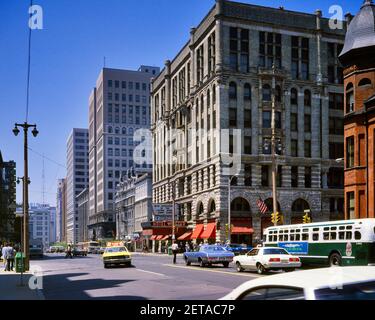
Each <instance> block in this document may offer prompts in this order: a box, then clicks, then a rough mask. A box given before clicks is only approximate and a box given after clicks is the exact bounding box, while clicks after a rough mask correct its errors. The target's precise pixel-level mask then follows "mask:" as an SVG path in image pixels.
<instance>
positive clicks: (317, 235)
mask: <svg viewBox="0 0 375 320" xmlns="http://www.w3.org/2000/svg"><path fill="white" fill-rule="evenodd" d="M313 241H319V233H313Z"/></svg>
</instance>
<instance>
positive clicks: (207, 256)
mask: <svg viewBox="0 0 375 320" xmlns="http://www.w3.org/2000/svg"><path fill="white" fill-rule="evenodd" d="M233 257H234V253H233V252H230V251H228V250H226V249H225V247H223V246H218V245H203V246H201V247H200V248H199V249H198V251H192V252H185V253H184V259H185V263H186V265H187V266H189V265H191V264H192V263H199V265H200V266H201V267H205V266H211V265H213V264H222V265H223V266H224V267H225V268H228V266H229V263H230V262H232V261H233Z"/></svg>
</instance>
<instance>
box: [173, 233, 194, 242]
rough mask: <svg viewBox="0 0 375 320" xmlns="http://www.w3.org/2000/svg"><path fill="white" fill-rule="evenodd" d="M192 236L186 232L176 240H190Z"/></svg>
mask: <svg viewBox="0 0 375 320" xmlns="http://www.w3.org/2000/svg"><path fill="white" fill-rule="evenodd" d="M192 234H193V233H192V232H186V233H184V234H183V235H182V236H181V237H178V239H177V240H180V241H186V240H190V239H191V235H192Z"/></svg>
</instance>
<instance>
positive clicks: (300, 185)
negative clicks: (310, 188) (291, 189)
mask: <svg viewBox="0 0 375 320" xmlns="http://www.w3.org/2000/svg"><path fill="white" fill-rule="evenodd" d="M298 188H301V189H304V188H305V167H298Z"/></svg>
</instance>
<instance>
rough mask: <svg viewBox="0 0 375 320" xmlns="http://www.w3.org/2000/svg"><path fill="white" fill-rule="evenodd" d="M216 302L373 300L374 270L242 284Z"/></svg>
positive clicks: (297, 274) (323, 272)
mask: <svg viewBox="0 0 375 320" xmlns="http://www.w3.org/2000/svg"><path fill="white" fill-rule="evenodd" d="M220 300H375V267H371V266H368V267H363V266H360V267H331V268H323V269H312V270H304V271H298V272H293V273H291V274H276V275H272V276H269V277H262V278H258V279H256V280H250V281H248V282H245V283H244V284H242V285H241V286H239V287H238V288H236V289H234V290H233V291H232V292H231V293H229V294H228V295H226V296H225V297H223V298H221V299H220Z"/></svg>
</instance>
